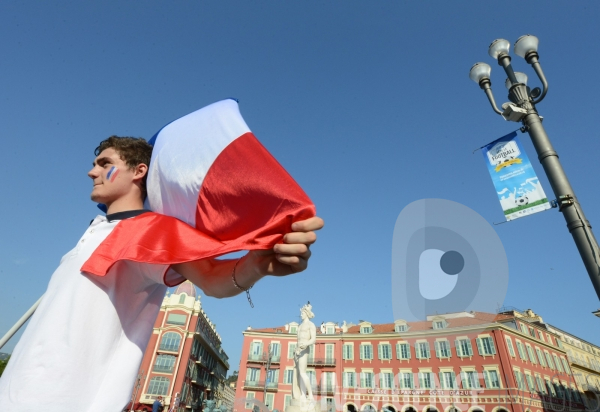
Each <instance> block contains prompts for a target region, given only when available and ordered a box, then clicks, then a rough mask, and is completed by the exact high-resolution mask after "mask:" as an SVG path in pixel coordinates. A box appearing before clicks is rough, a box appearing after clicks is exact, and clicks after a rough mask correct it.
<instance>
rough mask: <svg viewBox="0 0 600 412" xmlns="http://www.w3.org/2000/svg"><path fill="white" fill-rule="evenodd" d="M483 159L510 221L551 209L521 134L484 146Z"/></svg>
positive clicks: (511, 134)
mask: <svg viewBox="0 0 600 412" xmlns="http://www.w3.org/2000/svg"><path fill="white" fill-rule="evenodd" d="M483 158H484V159H485V162H486V164H487V167H488V170H489V172H490V176H491V177H492V182H494V186H495V188H496V193H497V194H498V199H499V200H500V205H501V206H502V210H503V211H504V216H505V217H506V220H514V219H518V218H520V217H523V216H528V215H531V214H533V213H537V212H543V211H544V210H547V209H550V203H549V202H548V199H547V198H546V193H544V189H542V184H541V183H540V181H539V179H538V177H537V176H536V174H535V171H534V170H533V167H532V166H531V163H530V162H529V158H528V157H527V154H526V153H525V149H524V148H523V146H522V145H521V142H520V141H519V139H518V137H517V132H512V133H509V134H507V135H506V136H503V137H501V138H500V139H498V140H495V141H493V142H492V143H490V144H488V145H486V146H485V147H483Z"/></svg>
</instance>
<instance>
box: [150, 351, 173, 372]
mask: <svg viewBox="0 0 600 412" xmlns="http://www.w3.org/2000/svg"><path fill="white" fill-rule="evenodd" d="M174 364H175V356H173V355H158V356H157V357H156V362H155V363H154V368H153V370H154V372H166V373H169V372H173V365H174Z"/></svg>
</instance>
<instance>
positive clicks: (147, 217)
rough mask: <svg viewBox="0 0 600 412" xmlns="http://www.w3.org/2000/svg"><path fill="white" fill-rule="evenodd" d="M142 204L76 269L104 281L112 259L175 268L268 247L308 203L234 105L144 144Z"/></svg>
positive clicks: (214, 108) (209, 110)
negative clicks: (148, 147)
mask: <svg viewBox="0 0 600 412" xmlns="http://www.w3.org/2000/svg"><path fill="white" fill-rule="evenodd" d="M149 142H150V143H151V144H153V145H154V150H153V152H152V160H151V162H150V166H149V170H148V180H147V192H148V198H147V205H148V207H149V209H150V210H152V211H153V213H144V214H142V215H139V216H137V217H134V218H131V219H126V220H123V221H121V222H120V223H119V224H118V225H117V226H116V227H115V229H114V230H113V231H112V232H111V234H110V235H109V236H108V237H107V238H106V239H105V240H104V242H103V243H102V244H101V245H100V246H99V247H98V248H97V249H96V251H95V252H94V253H93V254H92V256H91V257H90V259H89V260H88V261H87V262H86V263H85V264H84V266H83V267H82V268H81V271H82V272H87V273H92V274H95V275H98V276H104V275H105V274H106V273H107V272H108V270H109V269H110V267H111V266H112V265H113V264H114V263H115V262H116V261H118V260H122V259H125V260H132V261H138V262H145V263H156V264H175V263H182V262H188V261H191V260H199V259H204V258H209V257H215V256H219V255H223V254H226V253H230V252H234V251H239V250H253V249H270V248H272V247H273V246H274V245H275V244H276V243H278V242H281V240H282V238H283V235H284V234H286V233H288V232H290V231H291V224H292V223H293V222H294V221H297V220H303V219H308V218H310V217H312V216H315V207H314V205H313V203H312V202H311V200H310V199H309V197H308V196H307V195H306V194H305V193H304V191H303V190H302V188H300V186H299V185H298V184H297V183H296V182H295V181H294V179H293V178H292V177H291V176H290V175H289V174H288V173H287V172H286V171H285V169H284V168H283V167H282V166H281V165H280V164H279V163H278V162H277V160H275V158H274V157H273V156H272V155H271V154H270V153H269V152H268V151H267V150H266V149H265V148H264V147H263V146H262V145H261V144H260V142H259V141H258V140H257V139H256V137H255V136H254V135H253V134H252V132H251V131H250V129H249V128H248V126H247V125H246V122H245V121H244V119H243V118H242V116H241V114H240V112H239V107H238V104H237V102H236V101H235V100H233V99H228V100H223V101H220V102H217V103H214V104H212V105H210V106H207V107H205V108H202V109H200V110H197V111H195V112H193V113H190V114H188V115H186V116H184V117H181V118H179V119H177V120H175V121H173V122H171V123H169V124H168V125H166V126H165V127H163V128H162V129H161V130H160V131H159V132H158V133H156V135H155V136H154V137H153V138H152V139H151V140H150V141H149Z"/></svg>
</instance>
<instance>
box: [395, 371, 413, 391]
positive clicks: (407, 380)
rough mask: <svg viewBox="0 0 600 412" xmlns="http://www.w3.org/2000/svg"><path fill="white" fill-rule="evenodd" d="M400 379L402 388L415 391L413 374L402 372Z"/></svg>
mask: <svg viewBox="0 0 600 412" xmlns="http://www.w3.org/2000/svg"><path fill="white" fill-rule="evenodd" d="M398 378H399V380H400V388H402V389H413V388H414V387H415V385H414V382H413V374H412V372H400V376H399V377H398Z"/></svg>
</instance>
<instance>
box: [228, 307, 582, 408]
mask: <svg viewBox="0 0 600 412" xmlns="http://www.w3.org/2000/svg"><path fill="white" fill-rule="evenodd" d="M297 326H298V324H297V323H294V322H292V323H289V324H286V325H283V326H281V327H276V328H266V329H249V330H246V331H244V343H243V348H242V354H241V363H240V371H239V378H238V384H237V392H236V399H241V398H245V399H248V401H247V402H246V403H245V404H244V405H243V409H247V410H251V409H252V408H253V405H252V402H251V401H250V400H251V399H255V400H258V401H261V402H264V403H265V404H266V405H267V407H268V408H269V409H270V410H278V411H284V410H285V407H286V405H288V404H289V402H290V400H291V388H292V378H293V368H294V360H293V353H294V350H295V345H296V328H297ZM269 356H270V358H271V362H270V367H269V368H268V369H267V360H268V358H269ZM308 373H309V376H310V377H311V381H312V386H313V393H314V394H315V398H316V399H317V400H318V401H319V402H320V404H321V411H334V410H335V411H343V412H346V411H348V412H357V411H374V410H377V411H383V410H387V411H389V412H450V411H457V412H476V411H478V412H502V411H515V412H539V411H550V410H556V411H559V410H560V411H583V410H585V405H584V402H585V400H584V397H583V395H582V392H581V388H579V387H578V386H577V383H576V381H575V379H574V377H573V373H572V370H571V368H570V365H569V362H568V358H567V356H566V353H565V350H564V349H563V348H562V347H561V346H560V341H558V340H557V339H556V336H555V335H554V334H553V333H551V332H549V331H548V330H547V329H544V328H542V327H539V325H535V324H534V323H533V322H528V321H527V320H524V319H517V318H516V317H515V316H514V313H511V312H506V313H503V314H498V315H497V314H488V313H480V312H463V313H454V314H446V315H436V316H431V317H428V319H427V320H426V321H422V322H405V321H402V320H398V321H396V322H394V323H390V324H371V323H370V322H367V321H361V322H359V323H358V324H357V325H350V326H346V325H344V326H342V327H340V326H338V325H336V324H334V323H331V322H330V323H324V324H323V325H321V327H320V328H317V342H316V344H315V345H314V348H313V350H312V353H311V355H310V358H309V362H308ZM240 405H241V404H240V403H238V404H236V407H237V412H243V411H242V410H240V409H242V406H240Z"/></svg>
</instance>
